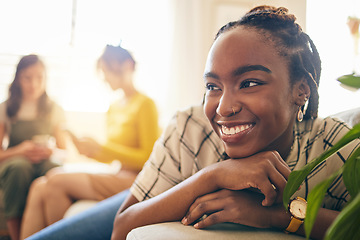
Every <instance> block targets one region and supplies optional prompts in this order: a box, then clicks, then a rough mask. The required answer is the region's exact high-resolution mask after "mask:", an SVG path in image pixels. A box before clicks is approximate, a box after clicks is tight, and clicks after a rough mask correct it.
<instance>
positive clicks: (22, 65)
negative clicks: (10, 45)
mask: <svg viewBox="0 0 360 240" xmlns="http://www.w3.org/2000/svg"><path fill="white" fill-rule="evenodd" d="M37 63H40V64H41V65H42V66H43V67H44V68H45V64H44V62H43V61H42V60H41V59H40V58H39V56H37V55H34V54H31V55H26V56H23V57H22V58H21V59H20V61H19V63H18V65H17V66H16V72H15V77H14V80H13V81H12V83H11V84H10V87H9V97H8V99H7V100H6V114H7V115H8V117H9V118H10V119H14V118H16V114H17V113H18V111H19V109H20V105H21V101H22V97H23V94H22V91H21V86H20V74H21V72H22V71H23V70H24V69H26V68H28V67H30V66H32V65H34V64H37ZM51 107H52V103H51V101H50V99H49V97H48V95H47V93H46V91H44V93H43V94H42V95H41V96H40V98H39V100H38V112H37V113H38V117H45V116H47V114H48V113H49V112H50V110H51Z"/></svg>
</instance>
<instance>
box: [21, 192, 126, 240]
mask: <svg viewBox="0 0 360 240" xmlns="http://www.w3.org/2000/svg"><path fill="white" fill-rule="evenodd" d="M128 193H129V190H125V191H123V192H121V193H118V194H116V195H114V196H112V197H110V198H107V199H105V200H103V201H101V202H99V203H97V204H96V205H95V206H94V207H92V208H90V209H88V210H86V211H84V212H81V213H79V214H77V215H75V216H73V217H70V218H66V219H62V220H60V221H58V222H56V223H54V224H52V225H50V226H48V227H46V228H44V229H43V230H41V231H39V232H37V233H35V234H34V235H32V236H30V237H28V238H27V240H40V239H44V240H45V239H46V240H49V239H51V240H57V239H59V240H63V239H66V240H72V239H86V240H100V239H101V240H104V239H110V238H111V233H112V230H113V222H114V218H115V215H116V213H117V211H118V209H119V207H120V205H121V204H122V202H123V201H124V200H125V198H126V197H127V195H128Z"/></svg>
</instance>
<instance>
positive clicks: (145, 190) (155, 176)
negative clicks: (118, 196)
mask: <svg viewBox="0 0 360 240" xmlns="http://www.w3.org/2000/svg"><path fill="white" fill-rule="evenodd" d="M179 162H180V135H179V132H178V131H177V118H176V117H174V118H173V119H172V120H171V122H170V123H169V124H168V126H167V127H166V129H165V130H164V132H163V134H162V136H161V137H160V138H159V139H158V140H157V141H156V143H155V145H154V149H153V151H152V153H151V155H150V158H149V160H148V161H147V162H146V164H145V166H144V168H143V169H142V171H141V172H140V173H139V175H138V176H137V178H136V180H135V182H134V184H133V185H132V187H131V189H130V191H131V193H132V194H133V196H135V197H136V198H137V199H138V200H139V201H143V200H145V199H148V198H151V197H154V196H156V195H159V194H160V193H162V192H164V191H166V190H168V189H170V188H171V187H173V186H175V185H176V184H178V183H179V182H181V181H183V180H184V178H183V176H182V174H181V171H180V166H179V165H178V163H179Z"/></svg>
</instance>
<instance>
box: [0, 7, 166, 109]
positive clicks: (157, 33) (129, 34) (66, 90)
mask: <svg viewBox="0 0 360 240" xmlns="http://www.w3.org/2000/svg"><path fill="white" fill-rule="evenodd" d="M167 2H168V1H167V0H154V1H148V0H131V1H129V0H51V1H49V0H31V1H29V0H12V1H1V2H0V31H1V36H2V37H1V43H2V44H1V45H0V101H3V100H5V98H6V96H7V89H8V84H9V83H10V82H11V81H12V79H13V76H14V72H15V65H16V64H17V62H18V60H19V58H20V56H21V55H26V54H30V53H36V54H39V55H41V56H42V57H43V58H44V60H45V62H46V64H47V67H48V86H47V89H48V92H49V94H50V96H52V98H53V99H54V100H56V101H57V102H58V103H59V104H61V105H62V106H63V108H64V109H65V110H69V111H95V112H104V111H106V110H107V107H108V104H109V103H110V101H112V100H113V94H112V92H111V91H110V89H109V88H108V87H107V85H106V84H105V83H104V82H103V81H102V79H100V78H99V76H98V75H97V74H96V70H95V64H96V60H97V57H98V56H99V55H100V53H101V52H102V50H103V48H104V47H105V45H106V44H113V45H117V44H119V43H120V41H121V42H122V46H123V47H125V48H127V49H129V50H130V51H131V52H132V53H133V55H134V57H135V60H136V61H137V72H136V79H135V84H136V85H137V86H138V88H139V89H140V90H141V91H143V92H144V93H145V94H148V95H149V96H150V97H152V98H153V99H154V100H155V101H156V102H158V103H159V105H161V103H164V102H166V101H165V100H164V99H162V97H163V96H161V95H159V94H158V93H159V91H165V89H166V88H167V85H166V84H164V83H166V82H167V81H166V78H167V74H168V73H167V72H166V69H169V68H168V67H167V64H168V62H169V61H167V59H168V54H169V49H170V42H171V41H170V40H169V38H170V36H169V34H168V29H169V24H170V23H169V22H170V21H169V16H168V15H167V14H168V13H169V11H168V7H169V6H168V3H167Z"/></svg>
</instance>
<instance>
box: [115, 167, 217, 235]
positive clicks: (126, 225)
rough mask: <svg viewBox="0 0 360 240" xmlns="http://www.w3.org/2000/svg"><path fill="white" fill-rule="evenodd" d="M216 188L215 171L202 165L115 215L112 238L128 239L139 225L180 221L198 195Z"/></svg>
mask: <svg viewBox="0 0 360 240" xmlns="http://www.w3.org/2000/svg"><path fill="white" fill-rule="evenodd" d="M215 190H216V186H215V184H214V182H213V172H211V171H206V170H205V169H203V170H201V171H200V172H198V173H197V174H195V175H193V176H191V177H190V178H188V179H187V180H185V181H183V182H181V183H180V184H178V185H176V186H175V187H173V188H171V189H169V190H168V191H166V192H164V193H162V194H160V195H158V196H156V197H154V198H151V199H149V200H146V201H143V202H139V203H137V204H134V205H132V206H131V207H129V208H127V209H126V210H125V211H124V212H122V213H121V214H120V215H118V216H116V218H115V223H114V230H113V235H112V240H118V239H125V238H126V235H127V234H128V233H129V232H130V231H131V230H132V229H134V228H136V227H140V226H145V225H149V224H155V223H161V222H169V221H179V220H181V219H182V218H183V217H184V216H185V214H186V212H187V210H188V208H189V206H190V205H191V204H192V203H193V202H194V200H195V199H196V198H197V197H198V196H201V195H203V194H206V193H209V192H212V191H215Z"/></svg>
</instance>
